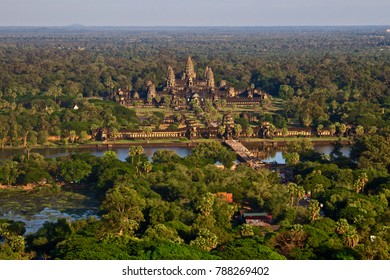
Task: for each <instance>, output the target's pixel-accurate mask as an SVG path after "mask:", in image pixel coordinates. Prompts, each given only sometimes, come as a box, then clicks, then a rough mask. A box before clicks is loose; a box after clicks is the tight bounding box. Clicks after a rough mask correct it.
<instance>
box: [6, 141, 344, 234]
mask: <svg viewBox="0 0 390 280" xmlns="http://www.w3.org/2000/svg"><path fill="white" fill-rule="evenodd" d="M314 148H315V150H317V151H318V152H320V153H323V154H330V152H331V151H332V146H331V145H321V146H315V147H314ZM112 150H113V151H115V152H116V153H117V154H118V158H119V159H120V160H122V161H125V159H126V157H127V156H128V151H129V149H128V148H113V149H112ZM157 150H172V151H175V152H176V153H177V154H178V155H179V156H180V157H186V156H188V155H189V154H191V148H187V147H153V148H150V147H148V148H144V151H145V154H146V155H147V156H148V158H149V159H150V160H151V158H152V156H153V154H154V153H155V152H156V151H157ZM105 151H106V150H105V149H90V148H89V149H84V148H77V149H74V148H73V149H72V148H55V149H53V148H51V149H36V150H33V152H38V153H40V154H42V155H43V156H44V157H46V158H56V157H62V156H67V155H69V154H75V153H91V154H92V155H95V156H102V155H103V154H104V152H105ZM22 152H23V151H22V150H0V160H5V159H6V158H9V157H11V156H14V155H16V154H17V153H22ZM342 152H343V154H344V155H345V156H349V147H344V148H343V149H342ZM282 154H283V152H282V151H280V150H279V151H278V150H277V149H276V150H270V151H267V152H264V153H263V157H262V160H263V161H264V162H277V163H285V160H284V158H283V156H282ZM1 195H2V194H1V193H0V196H1ZM3 198H5V197H3ZM14 199H15V201H9V200H8V199H7V202H10V203H14V202H15V203H18V202H17V201H16V200H17V198H14ZM0 201H1V197H0ZM31 203H36V200H34V199H31ZM2 208H4V207H1V206H0V219H11V220H16V221H23V222H25V223H26V230H27V232H26V234H28V233H33V232H36V231H37V230H38V229H39V228H40V227H41V226H42V225H43V224H44V223H45V222H47V221H49V222H55V221H56V220H57V219H58V218H67V219H69V220H76V219H82V218H87V217H90V216H96V213H97V207H96V206H94V207H92V208H91V207H82V206H81V207H80V208H79V209H78V210H79V211H78V213H72V212H69V211H67V210H69V208H68V209H62V210H59V209H57V208H56V207H55V204H53V205H48V207H45V208H44V209H43V210H37V211H36V212H34V213H29V214H26V213H23V212H21V211H16V209H17V208H19V207H16V209H15V210H12V211H10V209H7V210H6V209H2ZM41 209H42V208H41ZM2 210H3V211H2ZM5 210H6V211H5Z"/></svg>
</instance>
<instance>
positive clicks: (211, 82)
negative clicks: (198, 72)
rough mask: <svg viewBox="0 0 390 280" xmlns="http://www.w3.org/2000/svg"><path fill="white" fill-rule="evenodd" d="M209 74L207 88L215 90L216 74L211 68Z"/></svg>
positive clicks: (207, 74)
mask: <svg viewBox="0 0 390 280" xmlns="http://www.w3.org/2000/svg"><path fill="white" fill-rule="evenodd" d="M207 69H208V70H207V73H206V86H207V87H208V88H214V87H215V82H214V73H213V70H212V69H211V67H208V68H207Z"/></svg>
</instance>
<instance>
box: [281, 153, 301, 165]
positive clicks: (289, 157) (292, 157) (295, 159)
mask: <svg viewBox="0 0 390 280" xmlns="http://www.w3.org/2000/svg"><path fill="white" fill-rule="evenodd" d="M283 157H284V158H285V159H286V163H287V164H288V165H294V164H298V163H299V159H300V156H299V154H298V153H296V152H291V153H289V152H284V153H283Z"/></svg>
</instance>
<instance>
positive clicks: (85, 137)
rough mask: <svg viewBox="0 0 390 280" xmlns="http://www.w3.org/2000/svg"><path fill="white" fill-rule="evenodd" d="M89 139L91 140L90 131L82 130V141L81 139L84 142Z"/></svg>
mask: <svg viewBox="0 0 390 280" xmlns="http://www.w3.org/2000/svg"><path fill="white" fill-rule="evenodd" d="M88 140H89V135H88V133H87V132H86V131H85V130H83V131H81V132H80V141H81V142H82V143H84V142H86V141H88Z"/></svg>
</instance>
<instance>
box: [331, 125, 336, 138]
mask: <svg viewBox="0 0 390 280" xmlns="http://www.w3.org/2000/svg"><path fill="white" fill-rule="evenodd" d="M329 131H330V134H331V135H332V136H334V134H335V133H336V125H335V124H331V125H329Z"/></svg>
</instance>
